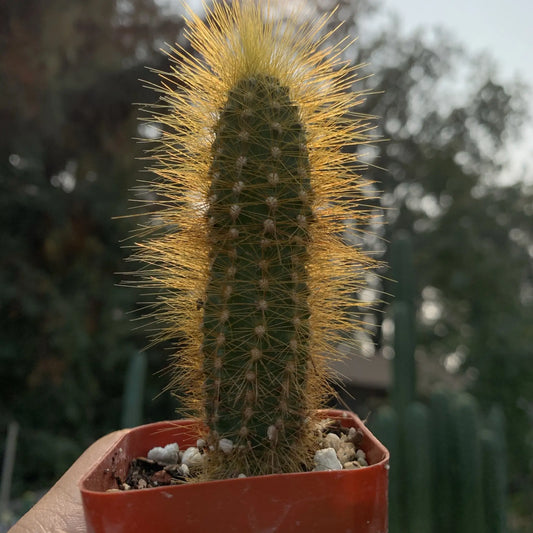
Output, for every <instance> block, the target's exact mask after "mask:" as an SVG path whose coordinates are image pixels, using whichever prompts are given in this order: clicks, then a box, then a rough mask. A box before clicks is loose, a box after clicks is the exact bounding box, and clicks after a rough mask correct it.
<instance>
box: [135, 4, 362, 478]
mask: <svg viewBox="0 0 533 533" xmlns="http://www.w3.org/2000/svg"><path fill="white" fill-rule="evenodd" d="M301 15H302V13H298V12H297V11H296V12H292V14H290V15H289V16H288V17H287V18H285V19H284V20H281V19H279V18H276V16H275V10H274V9H273V7H272V6H271V5H270V4H269V3H268V2H265V3H263V4H261V3H259V4H258V3H255V2H252V1H239V0H236V1H234V2H232V4H231V5H229V4H226V3H216V4H215V5H214V6H213V7H212V8H211V10H208V12H207V17H206V19H205V20H202V19H200V18H199V17H198V16H197V15H195V14H194V12H193V11H192V10H189V11H188V15H187V37H188V39H189V41H190V44H191V46H192V49H193V53H192V54H189V53H187V52H185V51H184V50H177V49H173V50H172V51H171V52H170V53H169V57H170V59H171V61H172V65H173V67H172V71H171V72H170V73H162V72H160V73H159V75H160V79H161V83H160V85H159V86H158V87H157V90H158V91H159V92H160V94H161V102H160V103H159V104H158V106H156V107H152V108H151V109H150V118H149V120H150V121H151V122H157V123H158V124H160V125H161V129H162V135H161V137H160V138H159V139H158V141H157V146H156V147H155V148H154V149H153V151H152V153H151V156H152V160H153V161H154V164H153V165H152V170H153V171H154V174H155V175H156V176H157V177H156V179H154V181H153V182H152V183H150V184H149V185H148V187H149V188H150V190H151V191H152V193H155V195H157V198H158V199H159V201H158V202H157V201H156V203H158V207H157V209H156V210H155V214H154V216H153V222H152V225H151V226H149V227H145V228H142V230H141V231H142V237H143V238H142V239H139V242H138V244H137V251H136V253H135V254H134V258H135V260H141V261H142V262H143V263H144V264H145V265H146V266H145V267H144V268H143V269H142V270H141V271H140V275H141V282H140V284H141V286H143V287H147V288H150V289H154V288H155V289H159V290H160V292H159V293H158V294H159V296H158V299H157V301H156V303H155V305H154V309H153V312H152V314H151V315H150V316H151V317H152V318H153V319H154V321H155V322H156V323H157V325H158V331H159V334H158V335H157V338H156V340H171V341H174V342H176V343H179V349H178V350H176V355H175V356H174V357H173V360H172V363H171V371H172V375H173V379H172V383H171V386H170V388H171V390H172V391H173V392H174V393H175V394H176V395H178V396H179V397H180V399H181V400H182V403H183V404H184V405H185V406H186V412H187V414H190V415H192V416H194V417H196V418H200V419H201V420H202V421H203V422H204V423H205V425H206V427H207V428H208V430H207V433H206V435H205V439H206V440H207V442H208V444H209V445H210V447H211V453H210V454H209V460H208V461H207V467H206V473H205V476H206V479H226V478H232V477H236V476H238V475H239V474H244V475H246V476H251V475H261V474H273V473H283V472H296V471H299V470H305V469H308V468H309V464H310V460H311V459H312V456H313V453H314V450H313V428H314V423H315V414H314V413H315V411H316V410H317V409H319V408H321V407H323V405H324V401H325V399H326V398H327V397H328V395H329V394H330V392H331V390H330V384H329V381H328V375H327V371H326V369H327V363H328V360H329V359H337V358H338V354H337V349H338V345H339V344H340V343H341V342H345V343H346V342H348V343H349V342H350V340H351V339H353V338H354V331H357V329H358V328H360V326H361V320H360V319H358V318H357V313H360V312H361V310H362V309H363V308H364V307H365V305H367V304H365V302H363V301H358V300H357V297H356V295H357V293H358V292H360V289H361V288H362V287H363V286H364V284H365V279H366V276H367V274H368V272H369V270H371V268H372V267H373V261H372V260H371V259H370V258H369V257H367V256H366V255H365V254H364V253H363V252H362V251H361V250H360V249H358V248H357V247H354V246H352V245H351V244H348V243H347V242H345V238H344V237H343V231H344V228H345V222H346V221H350V223H351V224H355V225H357V226H358V228H361V227H362V226H363V224H364V223H366V222H367V219H368V218H369V217H370V216H371V210H370V208H368V207H365V200H366V199H367V198H365V197H364V196H363V190H364V186H365V182H364V180H363V179H362V178H361V176H360V175H359V174H358V169H359V168H360V165H359V164H358V162H357V159H356V157H355V156H354V150H353V149H350V148H353V146H354V144H361V143H365V142H367V140H368V139H367V136H366V133H367V131H368V130H369V129H370V127H371V124H370V122H371V121H370V120H369V119H368V117H365V116H362V115H361V114H357V113H356V107H357V105H358V104H360V103H361V101H362V98H363V95H362V93H361V92H354V91H353V84H354V82H355V81H356V69H355V68H354V67H351V66H349V65H348V64H346V63H344V62H343V61H342V60H341V57H342V50H343V49H344V48H345V47H346V46H347V43H346V42H344V41H343V42H341V43H337V44H334V45H331V44H329V42H330V40H331V38H332V33H333V32H331V31H329V32H328V31H327V28H328V24H329V21H330V18H328V17H324V18H321V19H319V20H318V21H316V20H315V21H307V22H306V21H302V20H301V19H302V17H301ZM161 104H163V105H162V107H161ZM354 309H355V311H354ZM348 311H350V312H348ZM221 442H223V443H224V446H222V447H221V446H220V443H221ZM228 443H229V450H228Z"/></svg>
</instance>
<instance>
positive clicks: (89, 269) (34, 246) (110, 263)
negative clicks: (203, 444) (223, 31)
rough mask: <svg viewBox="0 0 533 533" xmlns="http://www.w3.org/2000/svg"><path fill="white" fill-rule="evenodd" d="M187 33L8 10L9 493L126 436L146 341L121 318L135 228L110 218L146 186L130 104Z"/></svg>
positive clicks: (3, 354) (1, 160) (0, 276)
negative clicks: (127, 242)
mask: <svg viewBox="0 0 533 533" xmlns="http://www.w3.org/2000/svg"><path fill="white" fill-rule="evenodd" d="M180 29H181V20H179V19H178V18H172V17H169V16H163V14H161V13H160V11H159V8H158V5H157V3H156V2H155V1H154V0H131V1H127V0H117V1H110V0H87V1H83V2H80V1H71V0H47V1H46V2H42V1H40V0H20V1H17V2H6V1H2V2H0V129H1V131H2V135H1V136H0V219H1V224H0V227H1V236H0V239H1V240H0V245H1V254H0V264H1V269H0V316H2V320H1V322H0V338H1V339H2V342H1V345H0V382H1V383H2V387H1V389H0V428H1V429H0V431H2V432H3V428H4V427H6V423H7V421H8V420H9V419H10V418H14V419H16V420H18V421H19V422H20V423H21V434H20V441H19V442H20V446H19V450H18V454H17V467H16V474H17V478H16V480H15V486H14V490H15V491H17V490H21V489H22V488H29V487H32V486H33V487H35V486H41V485H43V484H49V483H50V481H51V480H52V479H53V478H54V477H57V476H58V475H59V474H61V473H62V471H64V470H65V469H66V467H67V466H68V465H69V464H70V463H71V462H72V460H73V459H74V458H75V457H76V456H77V455H78V454H79V453H80V452H81V450H83V448H84V447H85V446H86V445H88V444H89V443H90V442H91V441H93V440H94V439H95V438H96V437H98V436H99V435H100V434H102V433H104V432H107V431H110V430H112V429H115V428H117V427H118V425H119V421H120V409H121V399H122V389H123V383H124V374H125V369H126V365H127V361H128V358H129V357H130V356H132V355H134V354H135V353H136V352H137V351H138V350H139V349H140V348H142V347H143V346H144V344H145V343H146V340H145V338H144V337H143V336H142V335H140V334H138V333H135V332H133V333H132V327H131V324H130V319H129V317H127V316H126V315H127V313H129V312H131V311H132V310H133V309H134V308H135V306H136V303H135V302H136V301H137V299H138V298H139V294H137V293H135V291H133V290H127V289H123V288H117V287H116V284H117V282H118V281H119V280H120V278H119V277H117V276H116V272H119V271H124V270H125V267H124V264H123V256H124V255H125V253H126V252H125V251H124V250H122V249H121V245H120V241H121V240H124V239H125V238H126V237H127V236H128V233H129V232H130V231H131V229H132V228H133V227H134V224H136V222H133V221H132V220H130V219H122V220H119V221H113V220H112V217H114V216H117V215H124V214H127V212H128V205H127V201H128V200H127V198H128V196H129V193H128V189H129V188H131V187H132V186H133V185H134V183H135V180H136V179H137V178H138V177H139V167H140V166H141V164H140V163H139V162H138V161H137V160H136V158H138V157H139V156H141V155H142V149H141V146H140V145H139V144H137V143H136V142H135V141H134V140H133V138H134V137H135V136H137V137H138V136H142V134H143V133H145V135H146V131H147V130H146V129H145V130H143V129H142V128H140V129H138V127H137V115H138V111H137V110H136V109H135V107H134V106H133V105H132V104H133V103H134V102H141V101H142V102H146V101H149V100H151V99H153V98H154V96H153V93H152V92H148V91H146V90H144V89H143V87H142V83H141V82H140V81H139V78H141V77H142V78H144V79H149V78H150V76H151V74H150V73H149V72H147V70H146V68H145V66H152V67H156V68H157V67H163V66H164V65H165V64H166V60H165V58H164V56H163V55H162V54H161V53H159V52H158V48H159V46H160V44H161V42H162V41H164V40H167V41H169V42H174V41H175V40H176V38H177V36H178V33H179V31H180ZM149 133H150V132H148V134H149ZM151 359H152V365H151V366H152V368H151V370H152V371H154V370H155V369H160V368H161V367H162V366H164V360H162V357H161V353H160V352H159V353H154V354H152V356H151ZM162 385H163V384H162V383H161V380H158V382H155V380H153V379H152V381H151V390H150V391H149V392H148V394H147V397H148V401H150V400H151V399H152V398H153V397H154V395H155V394H156V392H155V390H156V389H160V388H161V386H162ZM169 403H170V402H169ZM147 408H148V409H150V410H151V415H152V416H153V415H154V410H155V409H159V410H163V413H164V414H163V415H162V416H163V417H164V416H169V415H170V414H171V412H172V411H171V409H169V408H168V406H164V405H162V404H161V402H159V404H158V406H154V405H153V404H150V405H149V406H147ZM151 415H150V413H149V416H151ZM157 418H161V413H160V414H159V415H158V416H157ZM0 434H1V433H0ZM2 444H3V442H2Z"/></svg>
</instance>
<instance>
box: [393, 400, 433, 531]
mask: <svg viewBox="0 0 533 533" xmlns="http://www.w3.org/2000/svg"><path fill="white" fill-rule="evenodd" d="M404 423H405V431H404V433H403V441H402V443H401V444H402V451H403V455H404V463H403V465H404V469H403V475H404V476H405V477H404V484H403V489H404V490H405V494H404V498H405V502H406V506H405V510H406V517H405V518H406V522H405V523H406V527H405V531H416V532H417V533H433V531H434V529H433V511H432V501H431V491H430V490H428V488H429V487H431V486H432V479H431V478H432V476H431V449H430V446H431V442H430V426H429V423H430V422H429V409H428V408H427V407H426V406H425V405H423V404H421V403H419V402H412V403H410V404H409V405H408V407H407V409H406V410H405V418H404Z"/></svg>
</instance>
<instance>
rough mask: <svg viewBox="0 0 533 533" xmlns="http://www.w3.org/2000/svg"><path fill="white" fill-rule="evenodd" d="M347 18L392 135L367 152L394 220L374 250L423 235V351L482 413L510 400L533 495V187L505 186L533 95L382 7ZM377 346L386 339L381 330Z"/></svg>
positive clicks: (444, 37) (370, 100) (522, 472)
mask: <svg viewBox="0 0 533 533" xmlns="http://www.w3.org/2000/svg"><path fill="white" fill-rule="evenodd" d="M335 3H338V2H335ZM332 4H333V2H327V1H323V2H320V5H321V6H323V7H324V8H325V9H329V8H330V7H331V6H332ZM340 20H344V21H345V25H344V27H345V29H346V31H347V32H349V33H350V34H355V35H360V36H361V38H360V40H359V41H358V43H357V45H356V46H355V47H354V50H352V51H350V50H348V51H347V52H346V59H347V60H348V61H351V62H354V63H370V67H369V68H368V69H366V70H368V71H369V72H372V73H373V74H372V77H371V78H369V79H363V80H361V81H359V82H358V83H359V84H361V83H362V84H366V86H367V87H369V89H371V90H373V91H375V92H374V94H370V95H368V97H367V99H366V102H365V105H364V111H365V112H367V113H370V114H373V115H375V116H377V117H379V125H380V126H379V131H378V132H377V133H378V134H379V135H381V136H382V137H383V138H385V139H386V141H385V142H380V143H376V144H375V145H374V147H373V148H372V149H368V148H367V149H366V150H364V151H366V152H367V157H366V159H367V160H368V161H369V162H370V164H371V165H374V168H370V171H369V172H367V174H368V173H369V174H371V176H372V178H373V179H375V181H376V184H375V187H376V189H377V190H380V191H383V201H382V205H381V206H376V208H377V209H379V208H383V218H384V221H385V224H384V225H383V226H382V227H381V228H380V227H373V228H370V229H371V232H370V234H369V235H367V237H366V239H367V241H368V247H369V248H371V249H374V250H376V251H377V253H378V254H381V255H382V256H384V257H385V258H387V257H388V253H389V251H390V247H387V244H386V243H388V242H390V241H391V239H392V236H393V235H394V233H395V232H397V231H398V230H400V229H405V230H408V231H409V232H410V233H411V234H412V235H413V244H414V250H415V252H416V257H415V271H416V273H417V282H418V295H419V297H418V302H417V309H418V328H417V329H418V349H417V353H418V355H419V357H420V358H421V359H424V358H426V359H427V358H431V359H433V360H434V361H438V362H439V364H440V365H441V367H442V373H441V375H443V374H448V375H449V374H453V375H456V376H458V377H461V380H460V382H461V383H463V384H464V383H466V385H467V387H468V388H469V390H471V391H472V392H473V393H474V394H475V395H476V396H477V397H478V399H479V400H480V401H481V403H482V405H483V407H484V408H488V407H490V405H491V404H493V403H500V404H501V405H502V407H503V408H504V410H505V413H506V416H507V420H508V428H507V429H508V438H509V451H510V458H511V467H512V472H513V474H514V476H515V478H514V479H515V483H520V484H521V486H524V485H528V486H529V490H530V491H532V492H533V461H532V460H531V458H532V457H533V415H532V413H533V362H532V356H533V349H532V346H533V344H532V341H533V330H532V328H531V324H532V323H533V262H532V257H533V226H532V225H531V215H532V214H533V187H532V186H530V185H529V186H528V185H526V184H524V183H516V184H514V185H502V184H501V178H502V176H503V177H504V178H509V177H508V176H505V172H508V170H507V169H508V167H506V166H505V163H506V153H507V151H508V149H509V148H510V147H511V146H512V143H513V142H514V141H515V140H517V139H518V138H519V135H520V127H521V125H522V123H523V122H524V119H525V117H526V116H527V112H526V106H525V102H524V99H523V96H522V95H523V94H524V93H525V87H524V86H523V85H522V84H521V83H520V82H500V81H499V79H498V76H497V69H496V68H495V67H494V66H493V65H492V62H491V59H490V58H489V57H472V56H471V55H470V54H469V53H467V51H465V50H464V49H463V48H462V47H461V46H460V45H459V44H458V43H457V42H456V41H455V40H454V38H453V37H452V36H450V35H448V34H447V33H446V32H445V31H443V30H439V29H436V30H434V31H429V30H426V31H424V32H422V31H421V32H418V33H414V34H411V35H407V36H406V35H402V33H401V32H400V31H399V30H398V27H399V24H398V21H397V20H391V21H389V22H386V21H385V22H384V19H383V17H381V18H380V12H379V10H376V6H375V4H370V3H369V2H366V1H361V2H357V3H353V2H349V1H348V0H344V1H341V2H340V7H339V10H338V11H337V14H336V18H333V19H332V20H331V21H330V26H331V27H334V26H335V25H337V24H338V23H339V22H340ZM368 28H370V31H367V29H368ZM354 52H355V54H354ZM350 54H352V55H350ZM366 70H365V69H364V70H363V74H366V73H367V72H366ZM381 169H385V170H381ZM529 177H531V176H529ZM505 181H506V182H510V181H512V179H511V180H509V179H506V180H505ZM386 248H389V250H386ZM382 289H383V291H384V298H383V301H382V302H380V304H379V305H380V306H381V309H382V310H386V309H387V306H388V304H389V297H388V296H387V295H388V294H393V293H394V292H395V291H394V288H393V287H392V286H391V283H390V282H389V281H387V280H386V279H385V280H384V281H383V285H382ZM386 316H387V314H386V313H381V314H380V313H378V314H377V315H376V317H375V318H374V322H375V323H376V324H378V323H380V322H381V321H382V320H383V319H384V318H385V317H386ZM374 342H375V345H376V347H377V348H378V349H379V348H381V347H382V345H383V339H382V338H381V331H380V330H379V329H378V328H374ZM438 379H439V378H438V375H437V376H435V379H434V384H437V382H438ZM458 381H459V380H458ZM421 392H426V393H427V392H428V391H427V390H426V391H421ZM528 461H529V463H528Z"/></svg>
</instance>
